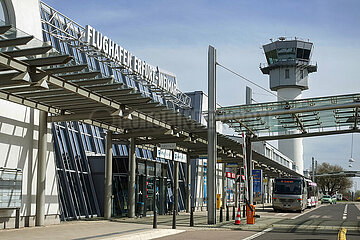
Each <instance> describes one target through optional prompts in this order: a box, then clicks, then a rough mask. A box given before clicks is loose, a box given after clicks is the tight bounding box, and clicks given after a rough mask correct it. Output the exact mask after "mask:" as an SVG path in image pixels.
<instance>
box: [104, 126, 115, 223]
mask: <svg viewBox="0 0 360 240" xmlns="http://www.w3.org/2000/svg"><path fill="white" fill-rule="evenodd" d="M112 157H113V154H112V132H111V131H107V133H106V144H105V198H104V218H105V219H110V218H111V199H112Z"/></svg>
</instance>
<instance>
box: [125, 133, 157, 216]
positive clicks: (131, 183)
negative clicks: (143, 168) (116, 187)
mask: <svg viewBox="0 0 360 240" xmlns="http://www.w3.org/2000/svg"><path fill="white" fill-rule="evenodd" d="M135 148H136V146H135V138H130V155H129V170H130V174H129V213H128V216H129V218H133V217H135V177H136V172H135V169H136V154H135ZM155 191H156V189H154V194H155Z"/></svg>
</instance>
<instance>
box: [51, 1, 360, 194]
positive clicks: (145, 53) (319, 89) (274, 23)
mask: <svg viewBox="0 0 360 240" xmlns="http://www.w3.org/2000/svg"><path fill="white" fill-rule="evenodd" d="M45 2H46V3H47V4H49V5H50V6H52V7H54V8H55V9H57V10H59V11H60V12H62V13H63V14H65V15H67V16H68V17H70V18H72V19H73V20H75V21H76V22H78V23H79V24H81V25H87V24H89V25H92V26H93V27H95V28H96V29H98V30H100V31H101V32H102V33H104V34H105V35H108V36H109V37H110V38H111V39H113V40H115V41H116V42H117V43H119V44H120V45H122V46H123V47H125V48H126V49H128V50H129V51H131V52H132V53H133V54H135V55H137V56H138V57H140V58H141V59H143V60H145V61H147V62H149V63H150V64H152V65H158V66H160V67H161V68H163V69H166V70H168V71H170V72H173V73H175V74H176V75H177V77H178V83H179V86H180V89H181V90H182V91H185V92H186V91H193V90H203V91H204V92H207V48H208V45H209V44H211V45H213V46H214V47H216V48H217V51H218V62H220V63H221V64H223V65H225V66H228V67H230V68H231V69H233V70H235V71H237V72H239V73H240V74H242V75H244V76H246V77H248V78H249V79H251V80H253V81H255V82H256V83H258V84H260V85H262V86H263V87H266V88H268V84H269V83H268V77H267V76H266V75H263V74H262V73H261V71H260V70H259V64H260V63H264V62H265V58H264V54H263V52H262V50H261V46H262V45H263V44H267V43H268V42H269V39H270V38H277V37H279V36H285V37H300V38H304V39H310V41H312V42H313V43H314V46H315V48H314V52H313V58H312V61H313V62H317V64H318V72H317V73H313V74H311V75H310V79H309V90H307V91H304V92H303V97H304V98H305V97H306V98H307V97H316V96H325V95H336V94H347V93H355V92H359V90H360V80H359V77H358V75H359V74H358V69H359V66H360V41H359V39H360V27H359V25H360V14H359V13H358V11H359V9H360V1H356V0H353V1H347V0H345V1H333V0H328V1H325V0H312V1H307V0H305V1H289V0H282V1H266V0H263V1H239V0H228V1H211V0H208V1H205V0H192V1H188V0H183V1H172V0H166V1H165V0H162V1H159V0H153V1H145V0H141V1H140V0H139V1H135V0H134V1H122V0H120V1H118V0H116V1H115V0H112V1H110V0H108V1H92V0H87V1H85V0H77V1H69V0H45ZM217 77H218V102H219V103H220V104H221V105H223V106H227V105H235V104H243V103H244V101H245V86H246V85H247V83H245V82H244V81H243V80H241V79H239V78H237V77H235V76H233V75H231V74H229V73H227V72H225V71H224V70H222V69H219V70H218V75H217ZM250 86H251V85H250ZM251 87H252V88H253V91H254V99H255V100H256V101H257V102H264V101H274V100H275V98H274V97H273V96H271V95H269V94H268V93H266V92H264V91H263V90H261V89H258V88H256V87H255V86H251ZM350 144H351V135H341V136H329V137H318V138H308V139H304V161H305V167H309V165H310V162H311V157H312V156H314V157H315V158H316V159H318V161H319V162H325V161H326V162H330V163H332V164H339V165H341V166H343V167H345V168H347V166H348V158H349V157H350V151H351V150H350ZM359 146H360V136H359V135H355V136H354V151H353V157H354V158H355V159H356V162H355V163H354V164H353V168H352V169H354V170H355V169H357V170H360V148H359ZM358 186H359V187H358V188H360V184H358Z"/></svg>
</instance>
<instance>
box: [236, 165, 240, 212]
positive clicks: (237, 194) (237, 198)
mask: <svg viewBox="0 0 360 240" xmlns="http://www.w3.org/2000/svg"><path fill="white" fill-rule="evenodd" d="M238 170H239V175H240V176H239V183H240V179H241V172H240V166H238V167H237V168H236V170H235V173H236V175H235V208H236V209H235V210H236V211H237V207H238V204H239V191H238V189H239V187H238V183H237V182H236V180H237V172H238Z"/></svg>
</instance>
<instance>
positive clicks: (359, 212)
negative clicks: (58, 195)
mask: <svg viewBox="0 0 360 240" xmlns="http://www.w3.org/2000/svg"><path fill="white" fill-rule="evenodd" d="M256 214H258V215H260V218H257V219H256V220H255V224H253V225H251V224H246V219H244V218H242V219H241V224H240V225H234V220H232V211H230V221H223V222H220V221H219V220H220V219H219V215H220V214H219V212H217V216H218V218H217V223H216V224H214V225H208V224H207V212H205V211H204V212H201V211H198V212H195V213H194V223H195V226H194V227H189V223H190V214H189V213H184V212H181V213H179V215H177V228H176V229H172V228H171V226H172V215H160V216H158V229H153V228H152V227H153V226H152V223H153V217H152V216H148V217H143V218H113V219H112V220H111V221H106V220H103V219H101V218H94V219H86V220H82V221H70V222H62V223H61V224H58V225H52V226H46V227H30V228H20V229H12V230H1V231H0V239H9V240H15V239H77V240H85V239H126V240H131V239H137V240H138V239H162V240H165V239H171V240H176V239H179V240H180V239H181V240H183V239H195V240H200V239H205V240H212V239H216V240H219V239H221V240H226V239H245V240H250V239H266V240H268V239H286V240H289V239H318V240H319V239H337V234H338V231H339V229H340V228H341V227H345V228H346V229H347V234H346V237H347V238H346V239H347V240H349V239H350V240H354V239H359V240H360V203H340V204H336V205H335V204H334V205H320V206H318V207H316V208H312V209H306V210H305V211H304V212H303V213H301V214H300V213H294V212H280V213H277V212H274V211H273V210H272V208H271V206H269V205H265V206H262V205H257V206H256ZM225 219H226V215H224V220H225Z"/></svg>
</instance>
